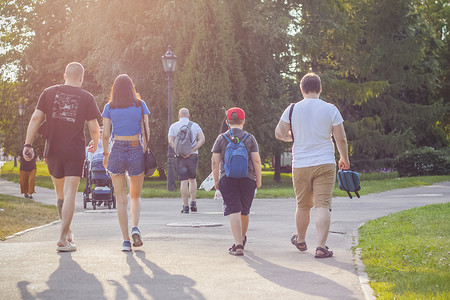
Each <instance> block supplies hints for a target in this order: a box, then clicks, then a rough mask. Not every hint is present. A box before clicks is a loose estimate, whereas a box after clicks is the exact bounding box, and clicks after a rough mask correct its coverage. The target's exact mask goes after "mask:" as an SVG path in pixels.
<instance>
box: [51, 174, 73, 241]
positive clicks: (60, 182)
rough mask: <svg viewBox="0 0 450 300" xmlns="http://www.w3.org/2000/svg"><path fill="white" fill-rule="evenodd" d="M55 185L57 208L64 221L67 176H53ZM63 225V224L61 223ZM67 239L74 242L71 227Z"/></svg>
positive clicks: (60, 217)
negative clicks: (63, 211)
mask: <svg viewBox="0 0 450 300" xmlns="http://www.w3.org/2000/svg"><path fill="white" fill-rule="evenodd" d="M51 179H52V182H53V186H54V187H55V192H56V208H57V209H58V216H59V219H60V220H61V221H62V217H63V214H62V210H63V204H64V183H65V178H64V177H63V178H55V177H53V176H51ZM61 226H62V225H61ZM67 241H68V242H70V243H72V242H73V236H72V230H71V229H70V228H69V231H68V233H67Z"/></svg>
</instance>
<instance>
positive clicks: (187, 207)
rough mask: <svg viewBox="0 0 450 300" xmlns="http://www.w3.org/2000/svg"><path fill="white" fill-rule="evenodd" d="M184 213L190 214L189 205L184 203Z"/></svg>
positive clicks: (182, 211)
mask: <svg viewBox="0 0 450 300" xmlns="http://www.w3.org/2000/svg"><path fill="white" fill-rule="evenodd" d="M181 213H182V214H188V213H189V206H187V205H183V209H182V210H181Z"/></svg>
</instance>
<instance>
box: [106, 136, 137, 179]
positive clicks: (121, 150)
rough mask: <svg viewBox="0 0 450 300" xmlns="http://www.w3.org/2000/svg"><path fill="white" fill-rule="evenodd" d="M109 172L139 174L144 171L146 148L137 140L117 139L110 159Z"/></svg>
mask: <svg viewBox="0 0 450 300" xmlns="http://www.w3.org/2000/svg"><path fill="white" fill-rule="evenodd" d="M107 170H108V172H110V173H111V174H114V175H125V174H126V173H127V172H128V175H129V176H137V175H140V174H142V173H143V172H144V149H143V148H142V145H141V143H140V142H137V141H118V140H115V141H114V144H113V145H112V148H111V153H110V154H109V159H108V166H107Z"/></svg>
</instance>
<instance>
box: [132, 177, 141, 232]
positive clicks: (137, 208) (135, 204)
mask: <svg viewBox="0 0 450 300" xmlns="http://www.w3.org/2000/svg"><path fill="white" fill-rule="evenodd" d="M129 179H130V199H131V205H130V212H131V223H132V226H133V227H137V226H138V225H139V217H140V215H141V191H142V183H143V182H144V174H143V173H142V174H141V175H138V176H130V177H129Z"/></svg>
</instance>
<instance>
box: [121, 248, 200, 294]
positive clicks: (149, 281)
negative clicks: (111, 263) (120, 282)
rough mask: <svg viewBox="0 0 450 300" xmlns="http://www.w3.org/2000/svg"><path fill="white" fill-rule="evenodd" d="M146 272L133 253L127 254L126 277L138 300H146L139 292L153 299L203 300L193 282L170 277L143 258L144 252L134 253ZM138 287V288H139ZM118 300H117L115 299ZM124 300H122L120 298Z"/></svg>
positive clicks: (180, 277) (185, 278) (187, 278)
mask: <svg viewBox="0 0 450 300" xmlns="http://www.w3.org/2000/svg"><path fill="white" fill-rule="evenodd" d="M134 253H135V254H136V257H137V258H138V259H140V260H141V261H142V262H143V263H144V265H145V266H146V267H147V268H148V269H147V270H146V269H144V267H142V265H141V264H139V263H138V261H137V260H136V257H135V256H134V255H133V253H132V252H131V253H127V263H128V265H129V266H130V275H126V276H125V279H126V280H127V281H128V285H129V286H130V291H131V292H132V293H133V294H134V295H135V296H136V297H137V298H138V299H144V298H147V297H146V296H147V295H142V293H141V291H142V290H145V291H146V293H147V294H148V295H149V296H150V297H152V298H153V299H205V297H204V296H203V295H202V294H201V293H200V292H199V291H197V290H196V289H194V286H195V281H194V280H192V279H191V278H189V277H186V276H183V275H171V274H170V273H168V272H167V271H165V270H163V269H162V268H160V267H159V266H158V265H156V264H155V263H153V262H151V261H149V260H148V259H147V258H146V257H145V252H144V251H135V252H134ZM139 287H140V288H139ZM117 299H119V298H117ZM122 299H124V298H122Z"/></svg>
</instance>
